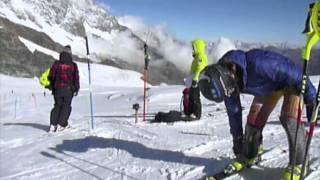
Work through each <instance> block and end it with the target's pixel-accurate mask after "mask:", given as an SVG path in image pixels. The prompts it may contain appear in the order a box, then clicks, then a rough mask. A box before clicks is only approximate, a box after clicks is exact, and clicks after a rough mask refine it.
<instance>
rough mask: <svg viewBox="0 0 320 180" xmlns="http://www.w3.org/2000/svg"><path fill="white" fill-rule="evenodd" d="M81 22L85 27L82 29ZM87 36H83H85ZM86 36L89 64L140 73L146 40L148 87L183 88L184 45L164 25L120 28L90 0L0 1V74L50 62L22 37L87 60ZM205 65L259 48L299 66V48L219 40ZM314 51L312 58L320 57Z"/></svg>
mask: <svg viewBox="0 0 320 180" xmlns="http://www.w3.org/2000/svg"><path fill="white" fill-rule="evenodd" d="M85 24H86V27H85ZM85 32H86V33H85ZM85 35H87V36H88V38H89V45H90V52H91V55H90V60H91V61H92V62H94V63H100V64H105V65H111V66H116V67H118V68H122V69H129V70H134V71H138V72H141V73H142V72H143V66H144V54H143V44H144V41H145V40H147V41H148V44H149V49H150V54H151V57H152V61H151V62H150V82H151V83H152V84H160V83H167V84H182V82H183V78H184V77H185V76H186V74H187V72H188V70H189V66H190V64H191V61H192V49H191V46H190V44H189V42H183V41H179V40H177V39H175V38H174V37H172V36H170V35H169V34H168V33H167V32H166V30H165V28H164V27H155V28H153V29H152V28H151V29H150V28H149V27H144V29H134V27H130V26H128V24H125V23H124V24H123V25H122V24H120V23H119V21H118V20H117V19H116V18H115V17H114V16H112V15H111V13H110V12H109V11H108V10H106V9H104V8H102V7H101V6H99V5H97V4H95V3H94V1H93V0H2V1H0V37H1V38H0V64H1V67H0V73H4V74H9V75H12V76H23V77H33V76H39V75H40V73H41V72H43V71H44V70H45V69H46V68H48V67H49V66H50V64H51V63H52V62H53V61H54V60H55V58H54V57H52V56H51V55H50V54H46V53H44V52H42V51H37V50H35V51H30V49H28V47H27V46H26V45H25V44H24V43H23V42H22V41H21V38H24V39H26V40H28V41H30V42H32V43H34V44H36V45H38V46H41V47H43V48H46V49H49V50H52V51H54V52H57V53H59V52H60V51H61V49H62V47H63V46H64V45H66V44H70V45H71V47H72V52H73V54H74V59H75V60H76V61H86V59H85V58H86V48H85V41H84V36H85ZM207 46H208V47H207V52H208V56H209V63H214V62H216V61H217V60H218V59H219V58H220V57H221V56H222V55H223V54H224V53H225V52H226V51H228V50H230V49H244V50H247V49H252V48H264V49H271V50H274V51H277V52H281V53H283V54H284V55H286V56H288V57H290V58H291V59H293V60H294V61H295V62H296V63H297V64H301V63H302V61H301V60H300V52H301V48H299V47H291V46H289V45H288V43H279V44H272V45H271V44H264V43H245V42H241V41H232V40H228V39H226V38H220V39H219V40H218V41H216V42H208V43H207ZM319 57H320V52H319V51H313V53H312V58H313V59H319ZM319 69H320V61H311V66H310V74H320V72H319Z"/></svg>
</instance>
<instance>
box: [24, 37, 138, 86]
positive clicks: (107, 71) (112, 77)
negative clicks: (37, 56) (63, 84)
mask: <svg viewBox="0 0 320 180" xmlns="http://www.w3.org/2000/svg"><path fill="white" fill-rule="evenodd" d="M19 39H20V41H21V42H22V43H24V45H25V46H26V47H27V48H28V49H29V50H30V51H31V52H32V53H33V52H34V51H35V50H37V51H40V52H42V53H44V54H47V55H49V56H52V57H53V58H54V59H56V60H58V59H59V53H58V52H55V51H53V50H50V49H47V48H44V47H42V46H40V45H38V44H35V43H33V42H31V41H29V40H27V39H24V38H22V37H19ZM77 65H78V68H79V74H80V84H81V85H84V87H87V86H88V77H89V76H88V65H87V64H86V63H81V62H77ZM91 76H92V79H94V81H93V82H92V84H93V86H109V87H110V86H126V87H132V86H142V85H143V84H142V83H143V82H142V80H141V76H142V75H141V74H140V73H137V72H135V71H129V70H121V69H118V68H115V67H111V66H105V65H99V64H91Z"/></svg>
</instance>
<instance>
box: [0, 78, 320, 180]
mask: <svg viewBox="0 0 320 180" xmlns="http://www.w3.org/2000/svg"><path fill="white" fill-rule="evenodd" d="M1 77H2V76H0V78H1ZM6 79H7V78H3V77H2V79H1V80H2V81H4V82H5V84H6V82H7V81H6ZM8 79H9V80H10V78H8ZM9 80H8V82H9ZM15 81H17V83H20V82H21V84H24V85H25V86H26V87H28V88H17V87H14V86H16V85H11V86H13V87H8V86H6V88H5V89H1V91H0V97H1V104H0V105H1V109H0V118H1V121H0V137H1V140H0V153H1V154H0V161H1V163H0V180H12V179H22V180H29V179H32V180H33V179H50V180H51V179H54V180H55V179H59V180H60V179H110V180H114V179H128V180H130V179H134V180H135V179H139V180H140V179H160V180H162V179H170V180H171V179H172V180H176V179H178V180H180V179H182V180H193V179H199V178H201V177H202V176H203V175H205V174H209V175H210V174H212V173H215V172H218V171H219V170H221V169H222V168H223V167H224V166H225V165H226V164H227V163H229V162H230V161H231V159H232V158H234V155H233V153H232V139H231V135H230V134H229V125H228V118H227V115H226V111H225V107H224V104H223V103H222V104H215V103H212V102H209V101H207V100H205V99H202V102H203V118H202V119H201V120H200V121H192V122H175V123H171V124H167V123H152V124H151V123H149V122H143V121H142V117H139V122H138V123H137V124H136V123H135V122H134V121H135V118H134V117H125V115H127V116H128V115H129V116H130V115H132V114H133V113H134V111H133V110H132V104H134V103H140V106H141V105H142V93H143V91H141V89H139V88H132V87H130V88H126V87H119V88H115V87H101V86H99V87H95V88H94V92H93V95H94V96H93V97H94V111H95V115H102V116H103V115H110V116H109V117H107V116H106V117H100V118H95V124H94V125H95V130H94V132H93V133H92V134H89V131H88V127H89V120H90V117H89V114H90V111H89V104H88V103H89V98H88V91H87V87H83V89H81V91H80V93H79V95H78V96H77V97H75V98H74V101H73V112H72V114H71V117H70V124H71V126H72V127H71V128H70V129H67V130H65V131H62V132H58V133H53V134H50V133H47V130H48V128H49V127H48V122H49V113H50V110H51V108H52V105H53V99H52V97H51V95H50V94H49V93H47V96H46V97H44V96H43V90H42V89H40V88H38V85H37V81H34V80H28V79H19V78H17V79H15ZM7 84H8V85H9V84H11V83H7ZM136 84H137V83H136ZM21 86H23V85H21ZM11 89H13V90H14V93H13V94H12V93H11ZM182 89H183V87H182V86H159V87H152V88H151V90H150V100H149V108H148V111H149V112H159V111H169V110H179V109H180V100H181V95H182V93H181V92H182ZM31 93H33V96H32V95H31ZM241 99H242V102H243V103H242V105H243V108H244V109H243V114H244V117H243V124H245V119H246V114H247V113H248V111H249V107H250V103H251V100H252V96H241ZM15 105H16V106H15ZM279 111H280V103H279V104H278V106H277V108H276V109H275V112H273V113H272V114H271V115H270V118H269V121H268V123H267V125H266V127H265V129H264V131H263V135H264V149H265V150H266V153H264V154H263V159H264V160H263V161H262V162H261V164H260V165H259V166H254V167H252V168H251V169H248V170H245V171H243V172H241V173H240V174H237V175H234V176H231V177H229V178H227V179H234V180H235V179H250V180H251V179H253V180H255V179H259V180H262V179H279V178H280V177H281V174H282V171H283V169H284V168H285V167H286V166H287V163H288V147H287V139H286V135H285V132H284V130H283V128H282V126H281V124H280V122H279V120H278V115H279ZM141 112H142V109H140V110H139V113H141ZM112 115H114V116H112ZM117 115H118V116H117ZM121 115H123V117H122V116H121ZM149 119H150V117H149ZM151 119H152V118H151ZM319 132H320V131H319V128H317V129H316V131H315V136H314V138H313V140H312V146H311V150H310V152H311V159H312V162H311V168H312V169H313V170H314V172H313V173H312V174H311V176H310V177H308V178H307V180H317V179H319V174H320V168H319V166H320V155H319V154H320V153H319V149H320V146H319V144H320V133H319Z"/></svg>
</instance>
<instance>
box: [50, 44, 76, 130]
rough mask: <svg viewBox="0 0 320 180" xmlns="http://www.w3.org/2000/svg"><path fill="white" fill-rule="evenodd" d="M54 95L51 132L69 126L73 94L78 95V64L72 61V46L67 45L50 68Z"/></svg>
mask: <svg viewBox="0 0 320 180" xmlns="http://www.w3.org/2000/svg"><path fill="white" fill-rule="evenodd" d="M48 79H49V81H50V85H51V88H52V94H53V95H54V107H53V109H52V111H51V115H50V132H55V131H57V130H58V131H62V130H64V129H65V128H66V127H69V124H68V119H69V116H70V113H71V102H72V98H73V96H77V95H78V91H79V88H80V85H79V72H78V66H77V64H76V63H75V62H73V61H72V54H71V47H70V46H69V45H67V46H65V47H64V49H63V51H62V52H61V53H60V57H59V61H55V62H54V64H53V65H52V67H51V68H50V74H49V77H48Z"/></svg>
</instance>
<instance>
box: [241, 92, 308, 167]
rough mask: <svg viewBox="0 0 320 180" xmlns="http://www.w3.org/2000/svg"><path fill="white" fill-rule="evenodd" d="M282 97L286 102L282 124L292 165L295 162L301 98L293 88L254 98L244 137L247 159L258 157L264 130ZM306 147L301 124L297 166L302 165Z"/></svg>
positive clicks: (282, 110)
mask: <svg viewBox="0 0 320 180" xmlns="http://www.w3.org/2000/svg"><path fill="white" fill-rule="evenodd" d="M282 96H283V97H284V100H283V104H282V108H281V115H280V122H281V125H282V126H283V128H284V129H285V132H286V134H287V138H288V144H289V163H290V164H291V162H293V158H294V154H293V151H294V141H295V132H296V126H297V123H298V121H297V118H298V111H299V108H300V107H299V106H300V105H299V96H297V95H296V92H295V90H293V89H291V88H289V89H284V90H282V91H277V92H274V93H273V94H272V95H270V96H264V97H261V96H260V97H255V98H254V100H253V102H252V105H251V108H250V113H249V115H248V119H247V125H246V130H245V136H244V145H243V154H244V156H245V157H246V158H253V157H256V156H257V154H258V148H259V145H260V144H261V143H262V130H263V128H264V126H265V124H266V122H267V119H268V117H269V115H270V113H271V112H272V110H273V109H274V107H275V105H276V104H277V102H278V100H279V99H280V98H281V97H282ZM305 146H306V131H305V130H304V125H303V124H301V125H300V126H299V129H298V136H297V146H296V147H297V148H296V157H295V162H296V164H302V162H303V155H304V151H305Z"/></svg>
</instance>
